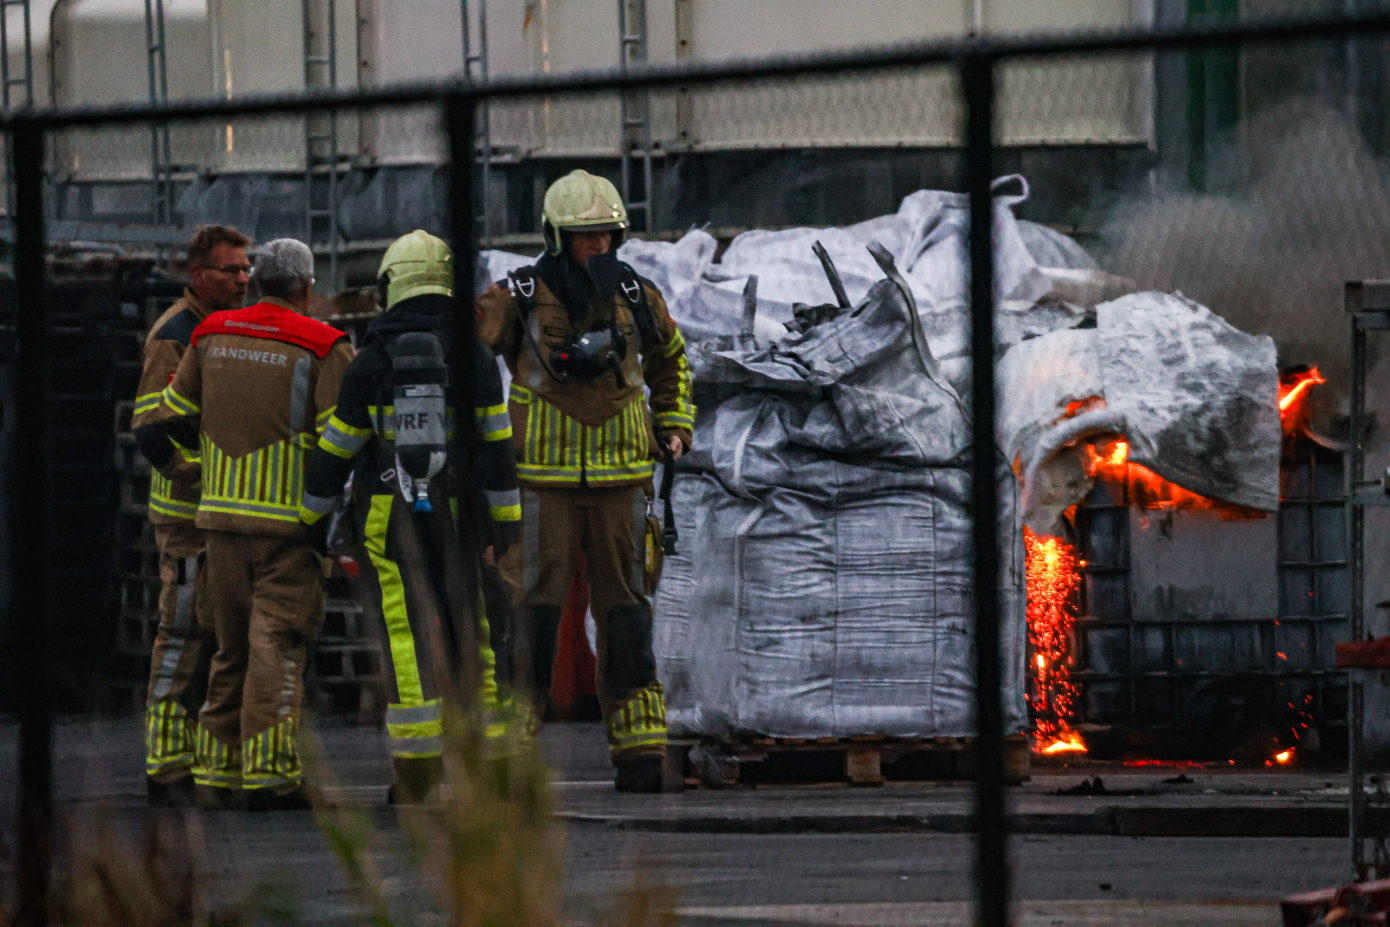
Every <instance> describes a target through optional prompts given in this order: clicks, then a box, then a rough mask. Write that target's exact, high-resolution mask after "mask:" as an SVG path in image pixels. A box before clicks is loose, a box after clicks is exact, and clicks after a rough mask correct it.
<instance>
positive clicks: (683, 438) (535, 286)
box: [477, 170, 695, 792]
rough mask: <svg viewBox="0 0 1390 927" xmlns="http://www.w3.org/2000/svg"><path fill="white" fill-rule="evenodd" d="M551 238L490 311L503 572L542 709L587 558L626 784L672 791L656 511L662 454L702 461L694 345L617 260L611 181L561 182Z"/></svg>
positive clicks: (610, 722) (617, 762)
mask: <svg viewBox="0 0 1390 927" xmlns="http://www.w3.org/2000/svg"><path fill="white" fill-rule="evenodd" d="M542 224H543V229H544V234H545V246H546V253H545V254H543V255H542V256H541V257H540V259H539V260H538V261H537V262H536V264H535V265H534V266H532V267H526V268H522V269H521V270H518V271H516V272H514V273H512V274H511V275H509V277H508V279H507V280H506V281H504V282H503V283H502V284H500V285H495V286H493V287H491V288H490V289H489V290H488V291H487V292H486V293H484V294H483V295H482V296H481V297H480V298H479V300H478V304H477V308H478V317H479V332H480V337H481V338H482V339H483V340H484V341H485V342H486V343H487V344H488V345H490V346H491V347H492V348H493V349H494V350H496V351H497V352H498V353H499V354H501V355H502V357H503V358H504V360H505V361H506V363H507V366H508V368H509V369H510V370H511V373H512V386H511V395H510V397H509V399H510V402H509V405H510V411H511V421H512V429H513V432H514V434H515V443H516V449H517V452H518V463H517V478H518V481H519V482H520V483H521V486H522V512H523V527H522V543H521V544H519V545H516V546H514V547H513V548H512V550H511V551H510V552H509V553H508V555H507V556H506V557H505V558H503V560H502V568H503V573H504V575H506V576H507V577H508V580H509V583H510V584H511V585H512V587H513V590H514V592H515V593H516V598H517V599H518V601H517V610H518V615H517V617H518V622H519V625H520V626H521V627H524V628H527V629H528V630H529V634H528V635H527V637H528V638H529V641H530V650H531V666H530V671H531V675H532V684H533V697H534V698H535V699H536V701H537V705H536V707H537V708H538V709H539V708H540V707H541V706H542V703H543V701H544V698H545V696H546V694H547V693H548V690H549V687H550V678H551V666H552V662H553V659H554V653H555V638H556V632H557V630H558V625H559V622H560V616H561V614H562V610H563V608H564V605H565V600H566V596H567V593H568V590H569V587H570V581H571V579H572V577H573V575H574V572H575V569H576V565H577V563H578V561H579V558H580V557H581V556H582V557H583V560H584V563H585V570H586V578H587V580H588V584H589V589H590V601H591V607H592V612H593V616H594V621H595V623H596V625H597V629H598V677H599V678H598V689H599V701H600V704H601V705H602V708H603V715H604V722H605V725H606V728H607V734H608V745H609V752H610V756H611V758H612V761H613V764H614V766H615V767H616V769H617V775H616V779H615V784H616V786H617V788H618V790H619V791H642V792H647V791H660V790H661V786H662V775H661V770H662V760H663V758H664V756H665V752H666V708H665V703H664V700H663V696H662V689H661V683H660V682H659V681H658V679H657V675H656V662H655V659H654V657H653V654H652V610H651V603H650V600H649V599H648V596H649V595H650V594H651V592H652V591H653V589H652V586H653V585H654V577H653V575H652V571H650V570H649V569H648V566H649V564H648V559H647V550H648V547H649V540H648V538H649V528H648V525H649V519H648V506H649V504H650V500H651V497H652V475H653V471H654V463H655V455H656V454H657V453H662V454H669V455H670V457H671V458H675V457H679V456H680V455H681V454H682V453H684V452H685V451H687V450H688V449H689V448H690V441H691V433H692V431H693V428H694V415H695V409H694V406H693V405H692V403H691V383H690V371H689V367H688V366H687V363H686V357H685V339H684V338H682V337H681V333H680V330H679V329H678V328H677V327H676V324H675V322H673V321H672V319H671V316H670V314H669V313H668V312H667V309H666V303H665V301H664V300H663V298H662V295H661V292H660V291H659V290H658V289H657V288H656V286H655V285H654V284H653V283H652V282H651V281H650V280H646V279H644V278H642V277H640V276H638V274H637V273H636V271H634V270H633V269H632V268H631V267H630V266H628V265H627V264H624V263H623V262H621V261H619V260H618V257H617V248H618V246H619V245H620V244H621V243H622V239H623V235H624V233H625V232H626V230H627V227H628V219H627V209H626V208H625V207H624V205H623V201H622V197H621V196H619V194H618V191H617V189H616V188H615V187H614V186H613V184H612V183H611V182H609V181H608V180H606V179H605V178H603V177H598V176H595V175H593V174H589V173H587V172H585V171H582V170H577V171H573V172H571V173H569V174H567V175H566V176H564V177H562V178H560V179H559V180H557V181H556V182H555V183H553V184H552V185H551V186H550V188H549V189H548V190H547V191H546V194H545V202H544V211H543V216H542ZM658 534H659V532H658ZM656 544H657V546H658V548H659V545H660V538H659V537H657V538H656Z"/></svg>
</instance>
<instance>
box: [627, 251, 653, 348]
mask: <svg viewBox="0 0 1390 927" xmlns="http://www.w3.org/2000/svg"><path fill="white" fill-rule="evenodd" d="M618 266H619V267H620V268H622V272H623V276H622V279H621V280H620V281H619V283H618V289H619V290H621V291H622V294H623V299H625V300H627V307H628V309H630V310H631V311H632V320H633V321H634V322H636V323H637V330H638V331H639V332H641V333H642V340H643V341H646V342H648V343H651V342H660V341H661V333H660V332H659V331H657V327H656V310H654V309H652V305H651V302H650V301H649V300H648V299H647V288H646V287H644V286H643V285H642V283H643V280H642V276H641V275H640V274H639V273H637V271H636V270H634V269H633V267H632V265H631V264H628V263H626V262H622V263H619V264H618Z"/></svg>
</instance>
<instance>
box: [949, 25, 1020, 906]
mask: <svg viewBox="0 0 1390 927" xmlns="http://www.w3.org/2000/svg"><path fill="white" fill-rule="evenodd" d="M994 66H995V59H994V58H993V57H991V56H990V55H987V54H983V53H980V52H971V53H970V54H967V55H966V56H965V57H964V58H963V59H962V60H961V63H960V76H961V84H962V87H963V89H964V93H965V106H966V124H965V125H966V128H965V169H964V180H965V189H966V192H967V194H968V197H969V203H970V358H971V390H972V401H971V447H972V448H973V449H974V453H973V456H972V458H971V473H970V502H971V518H972V522H973V525H974V546H975V576H974V589H975V683H976V684H975V748H976V753H977V757H978V760H979V779H978V780H977V782H976V785H975V820H976V827H977V828H978V830H977V833H976V837H975V887H976V893H977V896H978V897H977V899H976V901H977V904H978V905H979V907H978V909H977V915H976V917H977V919H978V922H979V924H980V925H981V927H1007V925H1008V923H1009V871H1008V846H1007V837H1008V834H1007V830H1008V822H1007V820H1006V819H1005V808H1004V800H1005V796H1004V711H1003V701H1002V698H1001V694H1000V684H1001V681H1002V672H1001V665H1000V635H999V498H998V495H997V493H998V486H997V483H998V468H997V455H996V454H995V449H994V445H995V441H994V416H995V408H994V407H995V401H994V398H995V397H994V240H993V229H994V210H993V202H992V198H991V196H990V182H991V181H992V180H993V179H994V176H993V175H994V165H993V160H994Z"/></svg>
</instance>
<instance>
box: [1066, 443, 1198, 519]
mask: <svg viewBox="0 0 1390 927" xmlns="http://www.w3.org/2000/svg"><path fill="white" fill-rule="evenodd" d="M1085 452H1086V461H1085V467H1086V475H1087V476H1093V477H1099V478H1102V479H1108V480H1114V481H1116V482H1121V483H1127V484H1128V485H1129V498H1130V499H1131V501H1133V502H1134V504H1135V505H1138V506H1139V507H1140V508H1144V509H1171V508H1182V509H1209V508H1216V507H1218V506H1219V503H1217V502H1215V501H1213V500H1211V499H1208V498H1207V497H1206V496H1201V495H1198V494H1197V493H1195V492H1190V491H1189V490H1186V489H1183V488H1182V487H1181V486H1179V485H1177V484H1176V483H1170V482H1168V481H1167V480H1165V479H1164V478H1163V477H1161V476H1159V475H1158V474H1157V473H1154V472H1153V471H1152V470H1150V469H1149V468H1147V467H1145V466H1142V465H1140V464H1137V463H1134V462H1133V461H1131V460H1130V459H1129V442H1128V441H1126V440H1125V439H1124V438H1121V437H1114V438H1102V439H1100V440H1097V441H1094V442H1092V443H1089V444H1087V445H1085Z"/></svg>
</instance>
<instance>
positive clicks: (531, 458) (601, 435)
mask: <svg viewBox="0 0 1390 927" xmlns="http://www.w3.org/2000/svg"><path fill="white" fill-rule="evenodd" d="M643 286H644V287H645V295H646V300H647V304H648V306H649V307H650V310H651V312H652V314H653V315H654V316H655V322H656V333H657V337H656V338H655V339H650V340H648V339H646V338H644V337H643V336H642V334H641V332H640V329H639V327H638V326H637V324H636V321H635V320H634V319H633V315H632V309H631V308H630V307H629V304H628V302H627V301H626V299H624V297H623V296H622V295H621V294H620V293H615V294H614V296H613V297H612V298H611V299H609V300H597V299H596V300H595V301H594V303H593V305H592V307H591V309H590V314H589V318H588V319H587V320H586V323H585V324H586V326H587V328H586V330H588V331H594V330H598V329H600V328H602V327H603V326H605V325H606V324H608V323H609V322H610V320H611V322H612V323H613V324H615V325H616V327H617V329H618V331H619V333H620V334H621V335H622V337H623V339H624V340H625V341H626V343H627V345H628V350H627V354H626V356H625V357H624V359H623V362H622V375H623V385H622V386H619V385H618V380H617V377H616V376H615V375H614V373H613V372H612V371H606V372H604V373H603V374H601V375H599V376H597V377H595V378H593V379H590V380H580V379H576V378H570V379H568V380H565V381H560V380H557V379H556V378H555V377H554V376H552V371H551V370H550V369H549V363H550V360H549V356H550V353H551V352H552V351H553V350H555V349H557V348H561V347H563V346H565V345H566V344H567V343H568V342H569V339H570V338H571V336H572V334H573V333H574V331H575V326H573V325H572V324H571V322H570V318H569V313H568V312H567V310H566V309H565V307H564V305H562V304H561V302H560V300H559V299H558V298H557V297H556V296H555V294H554V293H552V292H551V291H550V289H549V288H548V287H547V286H546V284H545V281H544V280H542V279H540V278H537V279H536V281H535V291H534V297H533V300H532V302H534V308H533V309H532V310H531V311H530V313H529V314H528V317H527V318H526V319H525V321H524V323H523V321H522V318H521V313H520V312H519V310H518V305H517V300H516V298H515V297H514V295H513V294H512V292H511V290H510V288H509V287H508V286H506V285H502V284H499V285H495V286H493V287H492V288H490V289H489V290H488V291H487V292H486V293H484V294H483V295H482V296H481V297H479V299H478V304H477V306H478V312H479V315H480V322H479V337H481V338H482V339H483V340H484V341H485V342H486V343H487V344H488V345H489V346H490V347H491V348H492V349H493V350H495V351H496V352H497V353H498V354H500V355H501V356H502V358H503V360H505V361H506V363H507V367H508V368H509V369H510V370H511V372H512V379H513V383H512V389H511V396H510V411H511V418H512V430H513V437H514V441H515V443H516V448H517V459H518V463H517V479H518V480H519V481H520V482H522V483H524V484H528V485H531V486H537V487H548V488H559V487H565V486H569V487H589V486H593V487H604V488H610V487H616V486H623V485H632V484H637V483H642V482H645V481H646V480H649V479H651V476H652V471H653V468H654V463H653V452H654V450H655V445H656V438H657V437H658V436H660V437H661V438H662V439H663V440H664V439H666V438H668V437H670V436H677V437H679V438H680V440H681V442H682V443H684V444H685V446H686V447H687V448H688V447H689V446H690V439H691V434H692V432H693V431H694V427H695V406H694V404H693V402H692V400H691V383H690V367H689V365H688V364H687V362H686V357H685V339H684V338H683V337H682V336H681V333H680V329H679V328H678V327H677V326H676V323H675V321H674V320H672V318H671V315H670V313H669V312H668V311H667V309H666V303H665V301H664V300H663V299H662V297H661V293H660V292H659V291H658V290H657V289H656V288H655V287H654V286H651V285H650V284H647V283H644V284H643ZM523 324H524V325H525V326H526V328H525V329H523V327H522V326H523ZM538 350H539V352H540V353H542V354H544V355H545V357H537V351H538ZM648 391H650V395H649V396H648Z"/></svg>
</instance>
